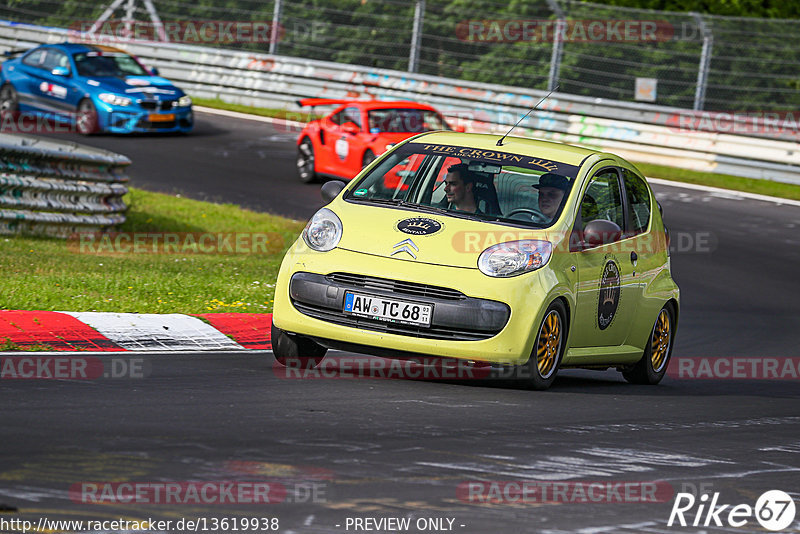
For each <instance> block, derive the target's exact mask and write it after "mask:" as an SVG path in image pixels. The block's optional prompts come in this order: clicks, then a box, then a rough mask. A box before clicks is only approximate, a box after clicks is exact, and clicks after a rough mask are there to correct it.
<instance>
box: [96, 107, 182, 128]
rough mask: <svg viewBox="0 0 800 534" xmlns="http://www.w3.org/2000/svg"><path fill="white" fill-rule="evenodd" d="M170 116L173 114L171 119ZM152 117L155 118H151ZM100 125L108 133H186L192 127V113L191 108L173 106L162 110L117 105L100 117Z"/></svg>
mask: <svg viewBox="0 0 800 534" xmlns="http://www.w3.org/2000/svg"><path fill="white" fill-rule="evenodd" d="M170 116H173V118H172V119H171V120H169V119H170ZM154 118H155V119H157V120H151V119H154ZM158 119H161V120H158ZM101 127H102V129H103V130H104V131H106V132H110V133H145V132H165V133H168V132H184V133H186V132H190V131H191V130H192V128H193V127H194V114H193V113H192V109H191V108H175V109H173V110H170V111H168V112H162V111H146V110H140V109H132V108H119V107H117V108H114V110H113V111H110V112H108V113H107V114H106V115H105V117H102V118H101Z"/></svg>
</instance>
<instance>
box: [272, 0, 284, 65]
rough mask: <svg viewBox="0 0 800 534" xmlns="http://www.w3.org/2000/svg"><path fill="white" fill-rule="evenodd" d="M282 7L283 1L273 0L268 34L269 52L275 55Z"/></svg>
mask: <svg viewBox="0 0 800 534" xmlns="http://www.w3.org/2000/svg"><path fill="white" fill-rule="evenodd" d="M282 9H283V2H282V1H281V0H275V9H273V11H272V28H270V35H269V53H270V54H272V55H275V54H277V53H278V36H279V35H280V34H279V33H278V27H279V26H280V23H281V11H282Z"/></svg>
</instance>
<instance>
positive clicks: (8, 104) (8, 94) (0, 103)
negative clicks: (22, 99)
mask: <svg viewBox="0 0 800 534" xmlns="http://www.w3.org/2000/svg"><path fill="white" fill-rule="evenodd" d="M17 111H19V95H18V94H17V90H16V89H14V86H13V85H11V84H10V83H7V84H5V85H3V87H2V88H0V115H5V114H6V113H16V112H17Z"/></svg>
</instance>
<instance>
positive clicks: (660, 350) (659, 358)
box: [650, 309, 672, 373]
mask: <svg viewBox="0 0 800 534" xmlns="http://www.w3.org/2000/svg"><path fill="white" fill-rule="evenodd" d="M671 329H672V324H671V321H670V317H669V312H667V310H666V309H662V310H661V313H659V314H658V319H656V324H655V326H654V327H653V335H652V337H651V338H650V362H651V363H652V364H653V371H655V372H656V373H658V372H659V371H661V369H662V368H663V367H664V364H665V363H666V362H667V354H669V344H670V340H671V339H670V338H671V335H670V334H671Z"/></svg>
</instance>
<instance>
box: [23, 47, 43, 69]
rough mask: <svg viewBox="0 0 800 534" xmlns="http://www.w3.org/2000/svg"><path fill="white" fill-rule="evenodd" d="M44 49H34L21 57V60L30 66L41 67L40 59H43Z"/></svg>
mask: <svg viewBox="0 0 800 534" xmlns="http://www.w3.org/2000/svg"><path fill="white" fill-rule="evenodd" d="M44 53H45V49H44V48H41V49H39V50H34V51H33V52H31V53H30V54H28V55H27V56H25V57H24V58H23V59H22V62H23V63H25V64H26V65H30V66H31V67H39V68H42V61H43V60H44V55H45V54H44Z"/></svg>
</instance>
